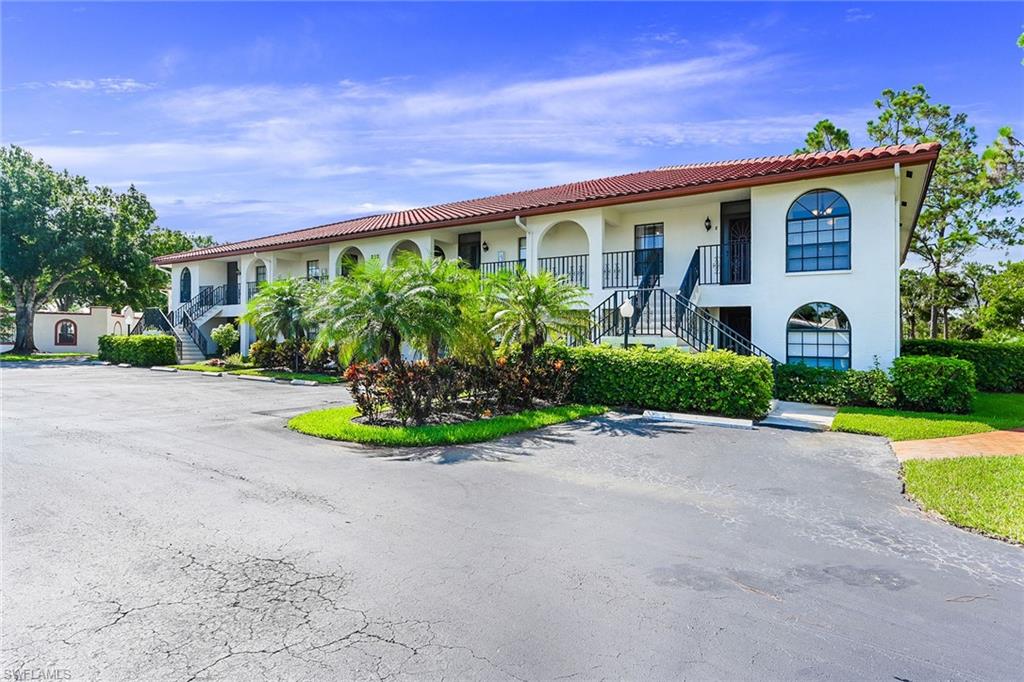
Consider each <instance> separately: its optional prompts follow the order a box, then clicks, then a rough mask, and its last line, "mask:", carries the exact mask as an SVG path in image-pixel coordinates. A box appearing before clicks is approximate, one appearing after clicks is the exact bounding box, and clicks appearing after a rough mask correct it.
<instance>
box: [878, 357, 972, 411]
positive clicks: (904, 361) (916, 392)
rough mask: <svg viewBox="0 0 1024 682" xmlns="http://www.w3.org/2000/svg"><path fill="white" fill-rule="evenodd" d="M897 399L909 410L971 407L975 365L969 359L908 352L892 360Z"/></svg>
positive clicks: (949, 409) (954, 409) (942, 409)
mask: <svg viewBox="0 0 1024 682" xmlns="http://www.w3.org/2000/svg"><path fill="white" fill-rule="evenodd" d="M892 381H893V385H894V387H895V389H896V401H897V403H898V404H899V406H900V407H902V408H904V409H908V410H923V411H927V412H957V413H961V414H964V413H967V412H970V411H971V403H972V401H973V400H974V391H975V372H974V365H972V364H971V363H970V362H968V361H967V360H958V359H956V358H944V357H934V356H928V355H919V356H904V357H901V358H896V360H895V361H894V362H893V363H892Z"/></svg>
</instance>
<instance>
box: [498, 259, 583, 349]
mask: <svg viewBox="0 0 1024 682" xmlns="http://www.w3.org/2000/svg"><path fill="white" fill-rule="evenodd" d="M490 283H491V285H492V289H491V292H490V293H491V299H492V300H491V302H490V307H491V320H492V321H491V326H490V333H491V334H492V335H493V336H494V337H495V338H497V339H498V340H499V341H500V343H501V346H502V348H504V349H506V352H507V351H509V350H511V349H518V350H519V352H521V353H522V355H523V358H524V360H525V361H526V362H530V360H531V358H532V357H533V353H534V351H535V350H536V349H538V348H540V347H541V346H543V345H544V343H545V342H547V341H550V340H552V336H559V337H561V338H566V337H569V336H581V335H584V334H585V332H586V330H587V328H588V327H589V325H590V312H589V310H588V306H587V290H586V289H584V288H582V287H578V286H576V285H574V284H570V283H568V282H567V281H565V279H564V278H559V277H556V276H555V275H553V274H551V273H550V272H547V271H541V272H538V273H537V274H536V275H531V274H528V273H526V272H515V273H513V272H502V273H499V274H498V275H495V276H494V277H493V278H491V280H490Z"/></svg>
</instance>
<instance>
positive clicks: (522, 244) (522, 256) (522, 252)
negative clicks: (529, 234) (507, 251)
mask: <svg viewBox="0 0 1024 682" xmlns="http://www.w3.org/2000/svg"><path fill="white" fill-rule="evenodd" d="M519 260H526V237H520V238H519Z"/></svg>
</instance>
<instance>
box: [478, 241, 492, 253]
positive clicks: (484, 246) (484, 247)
mask: <svg viewBox="0 0 1024 682" xmlns="http://www.w3.org/2000/svg"><path fill="white" fill-rule="evenodd" d="M480 248H481V249H483V250H484V253H487V252H488V251H490V250H491V247H489V246H487V242H484V243H483V244H481V245H480Z"/></svg>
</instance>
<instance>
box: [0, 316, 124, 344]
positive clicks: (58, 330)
mask: <svg viewBox="0 0 1024 682" xmlns="http://www.w3.org/2000/svg"><path fill="white" fill-rule="evenodd" d="M141 317H142V315H141V313H139V314H136V315H133V318H134V319H133V320H132V321H131V324H125V319H124V317H123V316H122V315H121V314H120V313H115V312H112V311H111V309H110V308H109V307H106V306H93V307H91V308H88V309H87V310H86V311H84V312H77V313H69V312H65V311H59V310H40V311H39V312H37V313H36V314H35V317H34V318H33V321H32V333H33V336H34V338H35V342H36V348H38V349H39V351H40V352H42V353H96V352H98V351H99V349H100V342H99V339H100V337H101V336H103V335H104V334H116V335H118V336H121V335H124V334H127V333H128V328H129V327H130V326H133V325H134V324H135V323H136V322H137V321H138V320H139V319H141ZM11 345H12V344H11V340H9V339H4V342H0V350H9V349H10V347H11Z"/></svg>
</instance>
